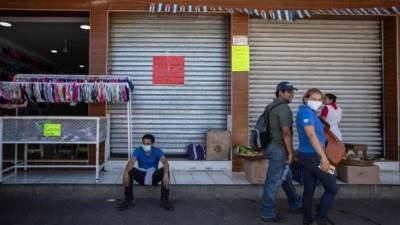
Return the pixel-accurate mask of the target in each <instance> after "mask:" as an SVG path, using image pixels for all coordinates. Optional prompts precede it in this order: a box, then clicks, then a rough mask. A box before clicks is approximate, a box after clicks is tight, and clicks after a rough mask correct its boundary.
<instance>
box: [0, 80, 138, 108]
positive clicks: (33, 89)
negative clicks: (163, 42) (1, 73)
mask: <svg viewBox="0 0 400 225" xmlns="http://www.w3.org/2000/svg"><path fill="white" fill-rule="evenodd" d="M130 94H131V88H130V84H129V83H126V82H118V81H112V82H103V81H99V82H93V83H88V82H77V81H74V82H58V81H43V80H42V81H13V82H0V97H2V98H4V99H7V100H21V99H22V100H27V101H30V102H48V103H69V104H71V105H75V104H76V103H78V102H85V103H112V104H119V103H126V102H128V101H129V100H130Z"/></svg>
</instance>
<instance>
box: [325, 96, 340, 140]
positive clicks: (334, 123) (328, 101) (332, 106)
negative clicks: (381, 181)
mask: <svg viewBox="0 0 400 225" xmlns="http://www.w3.org/2000/svg"><path fill="white" fill-rule="evenodd" d="M336 98H337V97H336V96H335V95H334V94H330V93H329V94H325V97H324V105H325V106H324V107H323V108H322V110H321V118H322V119H324V120H325V121H326V122H327V123H329V125H330V130H331V131H332V133H334V134H335V135H336V137H337V138H338V139H339V140H340V141H341V140H342V133H341V132H340V130H339V124H340V121H341V120H342V109H341V108H340V107H339V106H338V105H337V104H336Z"/></svg>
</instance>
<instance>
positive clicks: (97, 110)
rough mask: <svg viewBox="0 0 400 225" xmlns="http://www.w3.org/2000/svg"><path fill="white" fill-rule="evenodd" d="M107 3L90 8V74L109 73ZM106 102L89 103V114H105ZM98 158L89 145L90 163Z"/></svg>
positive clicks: (101, 152)
mask: <svg viewBox="0 0 400 225" xmlns="http://www.w3.org/2000/svg"><path fill="white" fill-rule="evenodd" d="M107 7H108V5H107V4H103V5H98V4H95V5H93V6H92V8H91V10H90V37H89V46H90V48H89V74H90V75H105V74H107V39H108V11H107ZM105 115H106V104H100V103H96V104H89V116H105ZM100 148H101V150H100V162H102V161H103V159H104V144H102V145H101V146H100ZM95 160H96V148H95V146H93V145H90V146H89V164H93V163H94V162H95Z"/></svg>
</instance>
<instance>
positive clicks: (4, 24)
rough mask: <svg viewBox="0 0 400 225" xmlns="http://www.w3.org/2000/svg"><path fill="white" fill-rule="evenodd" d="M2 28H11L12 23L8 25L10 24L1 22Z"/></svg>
mask: <svg viewBox="0 0 400 225" xmlns="http://www.w3.org/2000/svg"><path fill="white" fill-rule="evenodd" d="M0 26H3V27H11V26H12V24H11V23H8V22H0Z"/></svg>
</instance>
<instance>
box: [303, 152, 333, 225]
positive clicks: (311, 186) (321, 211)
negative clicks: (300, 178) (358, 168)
mask: <svg viewBox="0 0 400 225" xmlns="http://www.w3.org/2000/svg"><path fill="white" fill-rule="evenodd" d="M298 156H299V160H300V163H301V165H302V167H303V174H304V193H303V205H304V212H303V222H305V223H309V222H311V220H312V214H311V211H312V202H313V196H314V191H315V186H316V183H317V180H318V181H320V182H321V183H322V185H323V186H324V189H325V192H324V194H323V195H322V197H321V200H320V203H319V208H318V212H317V215H316V216H315V217H316V218H325V217H326V215H327V214H328V210H329V209H330V208H331V206H332V203H333V201H334V200H335V196H336V193H337V192H338V185H337V184H336V177H335V176H333V175H331V174H328V173H325V172H323V171H322V170H321V169H320V168H318V166H319V164H320V163H321V158H320V156H319V155H318V154H317V153H309V154H307V153H299V154H298Z"/></svg>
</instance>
